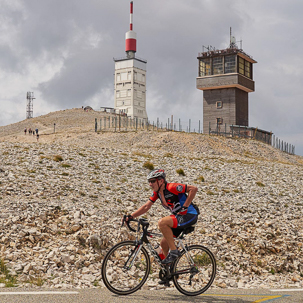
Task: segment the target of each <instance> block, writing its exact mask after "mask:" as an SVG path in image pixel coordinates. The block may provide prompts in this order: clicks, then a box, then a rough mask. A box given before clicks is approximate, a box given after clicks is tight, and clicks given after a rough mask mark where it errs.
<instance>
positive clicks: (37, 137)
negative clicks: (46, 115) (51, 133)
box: [37, 134, 39, 142]
mask: <svg viewBox="0 0 303 303" xmlns="http://www.w3.org/2000/svg"><path fill="white" fill-rule="evenodd" d="M38 141H39V134H37V142H38Z"/></svg>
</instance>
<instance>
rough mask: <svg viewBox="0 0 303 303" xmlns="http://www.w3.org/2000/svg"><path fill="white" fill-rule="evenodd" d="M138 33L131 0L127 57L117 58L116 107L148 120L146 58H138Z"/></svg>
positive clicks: (129, 114) (122, 111)
mask: <svg viewBox="0 0 303 303" xmlns="http://www.w3.org/2000/svg"><path fill="white" fill-rule="evenodd" d="M136 51H137V34H136V33H135V32H134V31H133V1H131V2H130V28H129V31H128V32H127V33H126V34H125V53H126V57H125V58H121V59H115V58H114V61H115V98H114V99H115V109H116V111H118V113H120V114H125V115H127V116H128V117H130V118H132V119H134V118H137V119H138V121H139V122H147V113H146V63H147V61H146V60H143V59H139V58H136V56H135V53H136Z"/></svg>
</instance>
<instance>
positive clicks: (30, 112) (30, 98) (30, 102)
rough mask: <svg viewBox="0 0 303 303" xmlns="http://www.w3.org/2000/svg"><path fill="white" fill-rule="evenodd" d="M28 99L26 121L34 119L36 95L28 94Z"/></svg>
mask: <svg viewBox="0 0 303 303" xmlns="http://www.w3.org/2000/svg"><path fill="white" fill-rule="evenodd" d="M26 99H27V104H26V119H31V118H33V107H34V104H33V100H34V99H36V98H34V93H33V92H27V94H26Z"/></svg>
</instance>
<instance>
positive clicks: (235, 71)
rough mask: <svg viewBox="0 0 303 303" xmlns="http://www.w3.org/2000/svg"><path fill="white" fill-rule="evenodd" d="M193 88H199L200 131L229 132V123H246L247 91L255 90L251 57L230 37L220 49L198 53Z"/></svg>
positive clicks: (242, 124)
mask: <svg viewBox="0 0 303 303" xmlns="http://www.w3.org/2000/svg"><path fill="white" fill-rule="evenodd" d="M197 59H198V60H199V74H198V77H197V79H196V81H197V83H196V84H197V89H200V90H203V132H204V133H209V129H211V130H212V131H214V130H218V129H219V131H225V129H226V132H229V131H230V127H231V126H232V125H239V126H248V93H249V92H253V91H254V90H255V83H254V81H253V64H254V63H257V61H255V60H254V59H253V58H252V57H251V56H249V55H248V54H246V53H245V52H244V51H243V50H242V49H239V48H238V47H237V45H236V43H235V39H234V37H231V42H230V46H229V48H227V49H223V50H214V49H212V48H208V50H207V51H206V52H203V53H199V55H198V58H197Z"/></svg>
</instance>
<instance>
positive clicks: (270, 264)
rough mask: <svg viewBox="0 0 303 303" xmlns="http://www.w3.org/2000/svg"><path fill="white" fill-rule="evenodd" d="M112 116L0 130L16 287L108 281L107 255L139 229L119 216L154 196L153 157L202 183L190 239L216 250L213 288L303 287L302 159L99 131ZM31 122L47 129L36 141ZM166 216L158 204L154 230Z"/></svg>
mask: <svg viewBox="0 0 303 303" xmlns="http://www.w3.org/2000/svg"><path fill="white" fill-rule="evenodd" d="M104 115H105V114H104V113H96V112H89V113H86V112H84V111H83V110H80V109H73V110H66V111H60V112H55V113H50V114H48V115H46V116H41V117H38V118H34V119H31V121H30V122H31V123H32V126H29V123H28V122H29V121H28V120H25V121H22V122H19V123H15V124H12V125H8V126H5V127H0V247H1V252H0V253H1V256H0V257H1V259H2V260H3V261H4V262H5V263H6V266H7V267H8V268H9V269H10V273H11V275H12V276H15V277H16V280H17V283H18V285H39V286H40V285H43V286H45V287H56V288H57V287H65V288H68V287H94V286H97V285H101V286H102V281H101V273H100V267H101V262H102V259H103V256H104V254H105V252H106V251H107V249H108V248H109V247H111V246H112V245H113V244H114V243H116V242H118V241H120V240H122V239H126V238H129V237H130V236H132V235H131V234H130V233H129V232H128V231H127V230H126V229H125V228H120V220H121V216H122V214H124V213H130V212H132V211H133V210H134V209H136V208H137V207H139V206H140V205H141V204H142V203H144V202H145V201H147V199H148V198H149V195H150V194H151V191H150V189H149V186H148V184H147V182H146V175H147V173H148V172H149V171H148V170H147V169H146V168H144V167H143V165H144V163H145V162H146V161H150V162H152V163H153V164H154V166H155V167H163V168H164V169H165V170H166V172H167V175H168V181H169V182H182V183H188V184H193V185H196V186H198V188H199V191H198V193H197V196H196V199H195V202H196V203H197V204H198V205H199V207H200V210H201V215H200V219H199V221H198V224H197V227H196V230H195V232H194V233H193V234H191V235H190V236H188V239H190V241H191V242H194V243H201V244H203V245H205V246H207V247H209V248H210V249H211V250H212V251H213V252H214V254H215V255H216V258H217V262H218V273H217V277H216V280H215V283H214V285H215V287H274V286H277V287H286V286H298V287H299V286H301V287H302V286H303V278H302V276H303V265H302V261H303V252H302V249H303V247H302V246H303V244H302V243H303V229H302V228H303V219H302V206H303V199H302V197H303V194H302V188H303V159H302V157H299V156H294V155H288V154H285V153H282V152H281V151H279V150H276V149H274V148H272V147H271V146H268V145H266V144H263V143H261V142H257V141H253V140H238V139H228V138H221V137H210V136H208V135H200V134H186V133H175V132H162V131H159V132H158V131H146V130H144V131H138V132H133V131H131V132H120V133H119V132H100V133H95V132H94V119H95V118H98V119H99V118H100V117H103V116H104ZM54 121H56V122H54ZM54 123H56V127H58V128H57V130H56V133H55V134H54V133H53V124H54ZM24 127H27V128H29V127H32V128H36V127H38V128H39V132H40V134H41V135H40V138H39V142H37V140H36V138H35V137H34V136H33V137H32V136H29V135H24V133H23V129H24ZM180 168H182V169H183V170H184V172H185V176H182V175H179V174H177V173H176V169H180ZM164 215H167V211H166V210H165V209H163V208H162V207H160V205H159V203H158V204H156V205H155V206H153V208H152V209H151V211H150V212H149V214H148V215H147V218H148V219H149V220H150V222H151V225H152V228H153V229H157V220H158V219H159V218H161V217H162V216H164ZM157 275H158V273H157V272H156V271H154V273H153V274H152V275H151V276H150V278H149V281H148V283H147V285H148V286H149V287H156V286H155V285H156V282H157ZM28 282H29V283H28ZM4 285H5V282H3V283H2V284H0V286H4Z"/></svg>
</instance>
